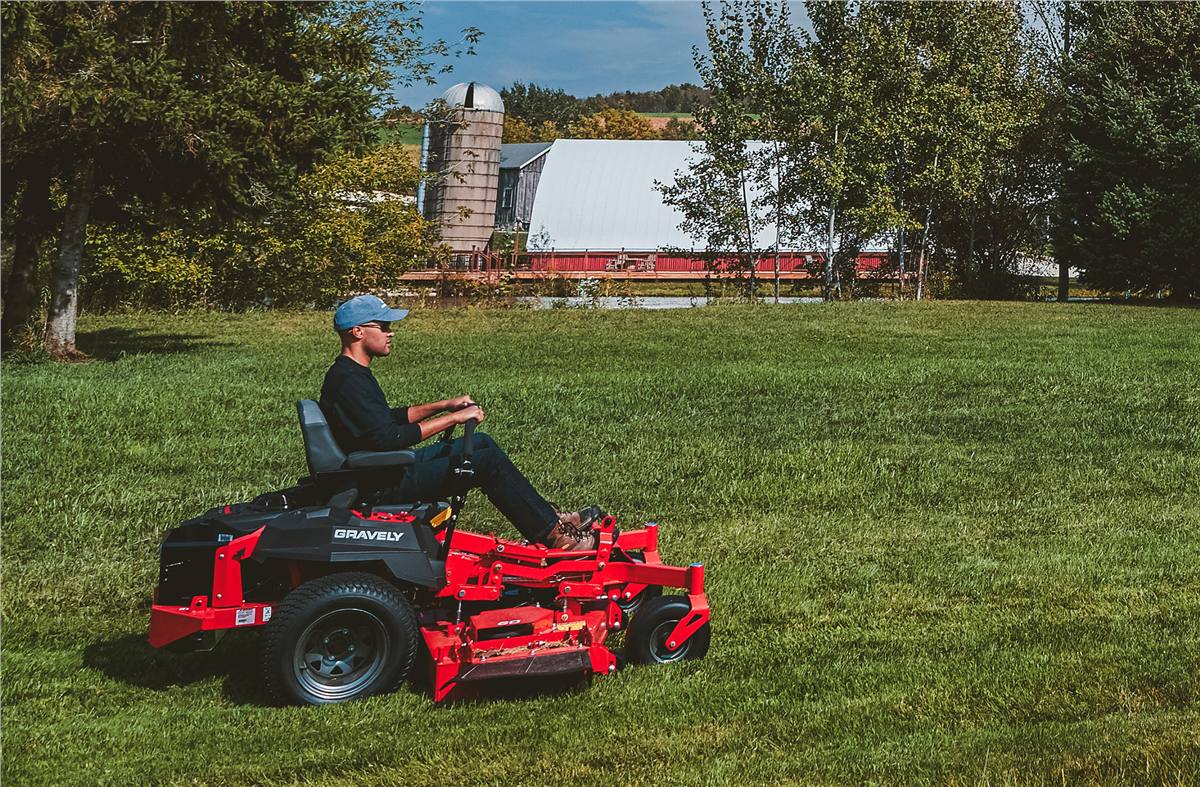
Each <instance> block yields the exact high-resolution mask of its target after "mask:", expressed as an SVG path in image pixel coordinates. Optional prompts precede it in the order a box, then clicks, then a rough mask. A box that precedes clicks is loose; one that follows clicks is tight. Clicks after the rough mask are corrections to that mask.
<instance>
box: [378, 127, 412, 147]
mask: <svg viewBox="0 0 1200 787" xmlns="http://www.w3.org/2000/svg"><path fill="white" fill-rule="evenodd" d="M421 131H422V127H421V126H419V125H415V124H410V123H400V124H397V125H394V126H388V127H386V128H382V129H380V131H379V139H380V141H383V142H399V143H400V144H402V145H417V146H420V144H421Z"/></svg>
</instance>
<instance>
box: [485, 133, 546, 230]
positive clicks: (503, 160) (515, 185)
mask: <svg viewBox="0 0 1200 787" xmlns="http://www.w3.org/2000/svg"><path fill="white" fill-rule="evenodd" d="M550 144H551V143H549V142H523V143H516V144H508V145H501V146H500V186H499V188H498V190H497V192H498V193H497V197H496V229H498V230H513V229H522V230H523V229H528V227H529V219H530V217H531V216H532V214H533V197H534V194H535V193H536V192H537V187H538V180H539V178H540V177H541V174H542V168H543V167H545V166H546V153H547V152H549V150H550Z"/></svg>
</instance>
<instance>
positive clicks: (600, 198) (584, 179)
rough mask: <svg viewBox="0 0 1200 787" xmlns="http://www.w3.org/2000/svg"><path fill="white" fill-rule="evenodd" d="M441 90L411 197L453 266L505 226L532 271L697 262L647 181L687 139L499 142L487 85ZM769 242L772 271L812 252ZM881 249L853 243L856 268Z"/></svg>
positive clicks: (693, 150)
mask: <svg viewBox="0 0 1200 787" xmlns="http://www.w3.org/2000/svg"><path fill="white" fill-rule="evenodd" d="M442 99H443V100H444V101H445V102H446V104H447V105H448V106H449V107H450V108H451V120H450V121H448V122H443V123H439V124H431V125H434V126H435V127H434V128H433V130H432V132H431V133H429V134H427V135H426V142H425V144H424V149H423V151H422V161H423V162H425V161H428V164H429V168H430V169H431V170H432V171H434V172H439V173H441V174H442V175H443V177H442V178H441V179H439V181H438V182H437V183H436V184H435V185H433V186H431V187H430V191H429V194H428V195H424V194H421V195H420V196H419V197H418V205H419V207H420V209H421V210H423V212H424V213H425V215H426V216H427V217H429V218H430V219H432V220H434V221H437V222H438V223H439V225H440V226H441V231H442V238H443V240H444V241H445V243H446V245H447V246H449V247H450V249H451V251H452V252H453V253H454V255H455V256H454V258H455V260H456V266H465V267H467V268H468V269H473V268H476V267H484V266H486V265H490V264H491V263H488V262H484V263H482V264H481V263H480V260H481V259H482V258H484V257H487V256H489V255H488V253H487V252H488V248H489V246H490V238H491V236H492V233H493V232H494V231H496V230H501V231H512V230H515V231H517V232H521V233H528V234H527V236H526V238H525V241H526V243H525V247H526V250H527V252H528V254H527V255H524V259H527V260H528V262H529V265H530V267H532V268H533V269H534V270H539V269H541V270H556V271H559V272H564V273H567V272H577V273H581V274H582V273H586V272H592V271H594V272H609V273H618V274H619V273H626V272H628V273H638V274H645V273H651V272H659V271H662V272H664V273H668V272H671V273H676V274H686V273H690V272H703V271H704V269H705V264H704V262H703V261H702V260H700V259H697V258H696V253H698V252H702V251H703V250H704V246H705V243H704V240H703V239H702V238H693V237H690V236H689V235H688V234H687V233H685V232H683V231H682V230H681V229H680V227H679V225H680V224H681V223H682V221H683V215H682V214H681V213H679V212H678V211H677V210H676V209H675V208H674V207H673V206H671V205H668V204H666V203H665V202H664V201H663V198H662V194H661V192H660V191H659V189H658V184H660V183H672V182H673V181H674V180H675V177H676V174H677V173H679V172H682V171H686V170H687V169H688V166H689V162H690V161H691V160H693V159H695V158H698V157H700V156H702V155H703V147H702V146H701V145H700V144H699V143H696V142H690V141H660V140H653V141H646V140H597V139H560V140H556V141H555V142H553V143H548V142H541V143H524V144H507V145H503V144H501V142H500V137H501V129H502V127H503V118H504V103H503V101H502V100H501V99H500V96H499V94H497V93H496V91H495V90H493V89H491V88H490V87H487V86H486V85H482V84H479V83H475V82H470V83H462V84H459V85H455V86H453V87H451V88H450V89H449V90H447V91H446V92H445V94H443V96H442ZM750 144H751V145H761V144H766V143H750ZM751 197H752V198H753V195H751ZM775 242H776V241H775V228H774V227H773V226H771V225H770V224H769V223H765V224H763V225H762V226H760V227H758V228H757V233H756V238H755V246H756V247H757V248H759V249H770V248H772V247H773V246H774V244H775ZM780 252H781V253H780V258H781V259H780V270H781V271H782V272H784V273H787V274H789V275H794V276H799V275H803V273H802V272H803V271H804V270H805V269H806V268H807V267H809V266H810V265H811V264H812V263H813V262H819V261H820V259H822V258H823V255H822V253H821V252H820V251H817V250H813V249H800V248H786V247H781V249H780ZM773 256H774V255H772V257H773ZM886 256H887V249H886V248H885V247H882V246H881V247H879V248H875V249H871V250H869V251H867V252H864V254H863V255H862V257H861V258H860V269H864V270H868V269H874V268H878V267H879V265H880V264H881V263H882V262H883V260H884V259H885V258H886ZM773 266H774V260H773V259H770V260H764V261H763V262H762V263H760V267H761V268H762V269H763V271H764V272H765V271H766V270H768V269H770V268H773Z"/></svg>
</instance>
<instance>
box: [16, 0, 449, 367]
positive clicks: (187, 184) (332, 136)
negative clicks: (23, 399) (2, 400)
mask: <svg viewBox="0 0 1200 787" xmlns="http://www.w3.org/2000/svg"><path fill="white" fill-rule="evenodd" d="M2 14H3V52H4V54H3V57H4V62H3V67H4V73H5V79H4V84H3V102H4V107H5V111H4V115H3V138H4V146H3V166H4V177H5V182H6V186H7V187H8V188H9V189H10V190H11V191H10V192H9V193H10V195H13V196H12V198H11V201H10V202H9V203H8V204H6V208H15V209H16V210H17V211H18V212H19V215H20V218H19V219H18V221H19V222H20V223H22V224H23V226H25V227H26V228H28V229H29V230H30V231H31V232H33V234H34V235H36V236H38V237H41V238H48V237H52V236H54V235H55V234H56V233H57V234H58V237H59V243H58V250H57V255H56V259H55V265H54V268H55V275H54V277H53V283H52V299H51V303H50V307H49V315H48V319H47V334H46V343H47V348H48V349H49V350H50V351H51V352H53V353H55V354H60V355H69V354H71V353H72V352H73V351H74V325H75V315H76V313H77V308H78V302H79V289H78V287H79V275H80V270H81V261H82V253H83V249H84V239H85V234H86V228H87V226H88V224H89V222H91V221H93V220H97V219H100V220H103V219H105V218H111V217H118V218H119V217H121V216H123V215H126V214H128V213H129V212H130V211H131V209H132V208H131V206H137V210H139V211H141V212H142V213H149V214H153V215H154V216H155V217H156V218H157V219H158V220H159V221H166V219H168V218H169V217H171V216H175V217H176V219H177V220H179V221H180V222H185V221H186V222H188V224H189V225H190V224H191V222H194V221H195V220H196V219H197V217H203V218H204V219H206V220H211V221H213V222H215V223H217V224H219V223H221V222H226V221H229V220H231V219H232V217H235V216H238V215H250V214H258V215H262V214H265V213H268V212H270V211H271V210H273V209H276V208H277V205H276V204H275V203H276V202H277V201H279V200H280V199H281V195H286V194H287V193H288V192H289V190H290V188H291V187H292V185H293V184H294V183H295V182H296V180H297V178H298V177H299V176H301V175H302V174H303V173H305V172H308V171H309V170H311V169H312V168H313V167H314V166H315V165H318V164H320V163H322V162H325V161H330V160H333V159H335V158H336V157H338V156H341V155H345V154H353V153H359V152H361V151H363V150H365V149H366V148H367V147H368V145H369V143H370V142H371V141H372V140H373V137H374V134H373V131H372V127H373V124H374V122H375V121H374V114H373V113H374V112H375V111H377V110H378V109H380V108H381V107H383V106H384V105H385V104H386V102H387V101H388V94H389V89H390V86H391V85H392V84H393V83H394V81H395V80H396V79H400V80H401V81H403V80H414V79H426V80H429V79H432V78H433V69H434V66H433V61H432V58H433V57H435V56H436V55H438V54H441V53H444V52H446V51H447V47H446V45H445V44H444V43H443V42H436V43H435V44H433V45H429V46H426V45H424V44H422V43H421V41H420V39H419V37H418V35H417V31H418V30H419V26H420V20H419V17H418V16H416V15H414V14H413V13H411V11H410V10H409V9H408V8H407V7H406V6H405V5H403V4H400V5H395V6H388V7H385V6H378V5H371V4H333V3H294V4H293V3H280V4H266V3H254V4H251V3H228V4H216V3H212V4H200V3H196V4H188V3H136V4H129V3H89V4H83V3H77V4H57V3H11V4H9V3H6V4H4V6H3V10H2ZM469 35H470V34H469ZM48 186H53V188H54V189H57V190H59V191H60V192H61V193H62V194H64V195H65V204H64V205H63V206H62V207H61V209H58V207H57V206H55V205H53V204H52V203H51V202H50V201H49V196H48V195H49V192H50V190H51V189H50V188H48ZM181 226H184V225H183V224H182V223H181ZM23 251H26V250H23ZM37 262H38V260H37V256H36V254H30V253H21V254H14V258H13V261H12V271H11V273H10V275H9V279H10V283H11V281H13V280H14V279H15V280H16V281H17V282H18V283H19V284H21V286H20V287H15V288H14V287H11V286H9V287H6V289H5V315H4V317H5V337H6V339H8V338H10V337H11V336H12V335H13V334H14V333H15V332H16V330H17V329H18V328H19V325H18V323H19V322H24V320H25V319H27V318H28V316H29V315H30V314H31V313H32V311H33V309H32V308H31V304H30V301H31V297H32V294H31V292H30V288H29V283H30V282H33V281H36V278H37V277H36V274H35V273H34V272H35V271H36V269H37Z"/></svg>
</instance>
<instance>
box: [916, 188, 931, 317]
mask: <svg viewBox="0 0 1200 787" xmlns="http://www.w3.org/2000/svg"><path fill="white" fill-rule="evenodd" d="M931 221H933V203H932V202H931V203H929V205H928V206H927V207H926V208H925V228H924V229H923V230H921V256H920V257H919V258H918V260H917V300H918V301H919V300H921V298H923V297H924V295H925V255H926V254H928V253H929V222H931Z"/></svg>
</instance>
